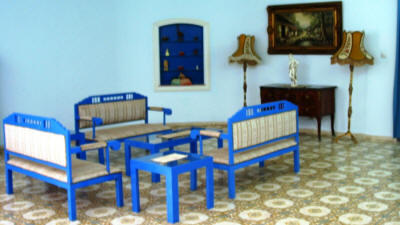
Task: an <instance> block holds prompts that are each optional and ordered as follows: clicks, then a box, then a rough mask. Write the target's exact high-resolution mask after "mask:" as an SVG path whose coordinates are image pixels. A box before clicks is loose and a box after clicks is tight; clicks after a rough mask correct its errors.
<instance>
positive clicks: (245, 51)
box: [229, 34, 261, 107]
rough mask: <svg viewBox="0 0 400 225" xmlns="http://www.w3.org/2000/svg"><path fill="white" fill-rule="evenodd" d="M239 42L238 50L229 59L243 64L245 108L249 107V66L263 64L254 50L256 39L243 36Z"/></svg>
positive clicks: (239, 38)
mask: <svg viewBox="0 0 400 225" xmlns="http://www.w3.org/2000/svg"><path fill="white" fill-rule="evenodd" d="M237 39H238V41H239V46H238V49H237V50H236V52H235V53H233V54H232V55H231V56H230V57H229V62H230V63H233V62H237V63H239V64H243V95H244V102H243V106H244V107H246V106H247V102H246V92H247V83H246V70H247V65H257V64H258V63H260V62H261V58H260V56H258V55H257V53H256V51H255V50H254V42H255V37H254V36H252V35H245V34H241V35H239V37H238V38H237Z"/></svg>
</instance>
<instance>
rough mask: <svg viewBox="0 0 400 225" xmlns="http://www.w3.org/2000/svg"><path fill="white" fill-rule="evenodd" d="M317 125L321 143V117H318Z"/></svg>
mask: <svg viewBox="0 0 400 225" xmlns="http://www.w3.org/2000/svg"><path fill="white" fill-rule="evenodd" d="M317 124H318V141H321V117H320V116H317Z"/></svg>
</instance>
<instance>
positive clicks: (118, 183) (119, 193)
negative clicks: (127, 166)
mask: <svg viewBox="0 0 400 225" xmlns="http://www.w3.org/2000/svg"><path fill="white" fill-rule="evenodd" d="M115 198H116V201H117V206H118V207H122V206H124V191H123V188H122V174H120V175H119V176H118V177H117V179H115Z"/></svg>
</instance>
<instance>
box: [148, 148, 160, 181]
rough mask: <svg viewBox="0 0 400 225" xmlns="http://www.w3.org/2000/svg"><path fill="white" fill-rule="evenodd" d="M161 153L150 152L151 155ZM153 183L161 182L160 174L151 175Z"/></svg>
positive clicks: (157, 151) (156, 151)
mask: <svg viewBox="0 0 400 225" xmlns="http://www.w3.org/2000/svg"><path fill="white" fill-rule="evenodd" d="M159 152H160V150H150V154H151V155H153V154H157V153H159ZM151 182H153V183H158V182H160V174H157V173H151Z"/></svg>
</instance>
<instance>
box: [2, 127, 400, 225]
mask: <svg viewBox="0 0 400 225" xmlns="http://www.w3.org/2000/svg"><path fill="white" fill-rule="evenodd" d="M214 147H216V143H215V141H207V142H206V150H210V149H212V148H214ZM178 149H180V150H187V149H188V146H180V147H178ZM133 152H134V155H135V156H139V155H143V154H144V152H143V151H142V150H137V149H135V150H133ZM300 152H301V153H300V157H301V171H300V173H298V174H295V173H294V172H293V162H292V155H291V154H290V155H286V156H282V157H279V158H276V159H274V160H270V161H267V163H266V167H264V168H259V167H258V166H257V165H254V166H251V167H248V168H245V169H242V170H240V171H238V172H237V173H236V174H237V176H236V187H237V189H236V191H237V195H236V196H237V197H236V199H235V200H231V199H229V198H228V194H227V179H226V174H225V173H224V172H221V171H215V173H214V174H215V208H214V209H213V210H207V209H206V204H205V183H204V181H205V180H204V170H201V171H200V172H199V175H200V176H199V177H200V178H199V185H200V186H199V188H198V190H196V191H190V187H189V175H188V174H184V175H181V176H180V178H179V179H180V183H179V186H180V190H179V195H180V221H181V222H180V224H220V225H222V224H225V225H233V224H277V225H278V224H279V225H281V224H287V225H289V224H291V225H292V224H300V225H303V224H355V225H358V224H379V225H380V224H384V225H395V224H400V145H399V144H397V143H391V142H373V141H362V142H361V143H360V144H358V145H354V144H352V143H351V142H350V141H348V140H344V141H340V142H339V143H332V140H331V139H330V138H328V137H323V140H322V142H318V140H317V138H316V136H309V135H302V136H301V148H300ZM95 159H96V155H95V154H94V153H93V154H91V155H89V160H95ZM3 160H4V159H3V158H1V162H2V163H1V166H0V208H1V212H0V225H5V224H7V225H8V224H25V225H28V224H49V225H50V224H59V225H60V224H167V222H166V215H165V213H166V206H165V189H164V184H165V183H164V179H162V182H161V183H158V184H152V183H151V182H150V176H149V174H148V173H145V172H141V173H140V177H141V178H140V179H141V183H140V193H141V198H142V199H141V204H142V211H141V212H140V213H138V214H136V213H133V212H132V211H131V204H130V200H131V198H130V196H131V194H130V179H129V178H128V177H124V196H125V206H124V207H123V208H117V207H116V206H115V197H114V196H115V192H114V184H113V183H105V184H101V185H95V186H91V187H89V188H85V189H81V190H80V191H79V192H78V194H77V199H78V200H77V207H78V210H77V216H78V220H79V221H76V222H74V223H69V222H68V220H67V219H66V218H67V217H68V215H67V208H66V198H67V196H66V192H65V191H64V190H63V189H60V188H57V187H55V186H52V185H48V184H45V183H43V182H40V181H37V180H34V179H31V178H28V177H25V176H23V175H20V174H17V173H14V174H15V175H14V185H15V188H14V192H15V194H14V195H6V194H4V193H5V185H4V163H3ZM112 164H113V165H123V151H120V152H113V154H112ZM122 167H123V166H122Z"/></svg>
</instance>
